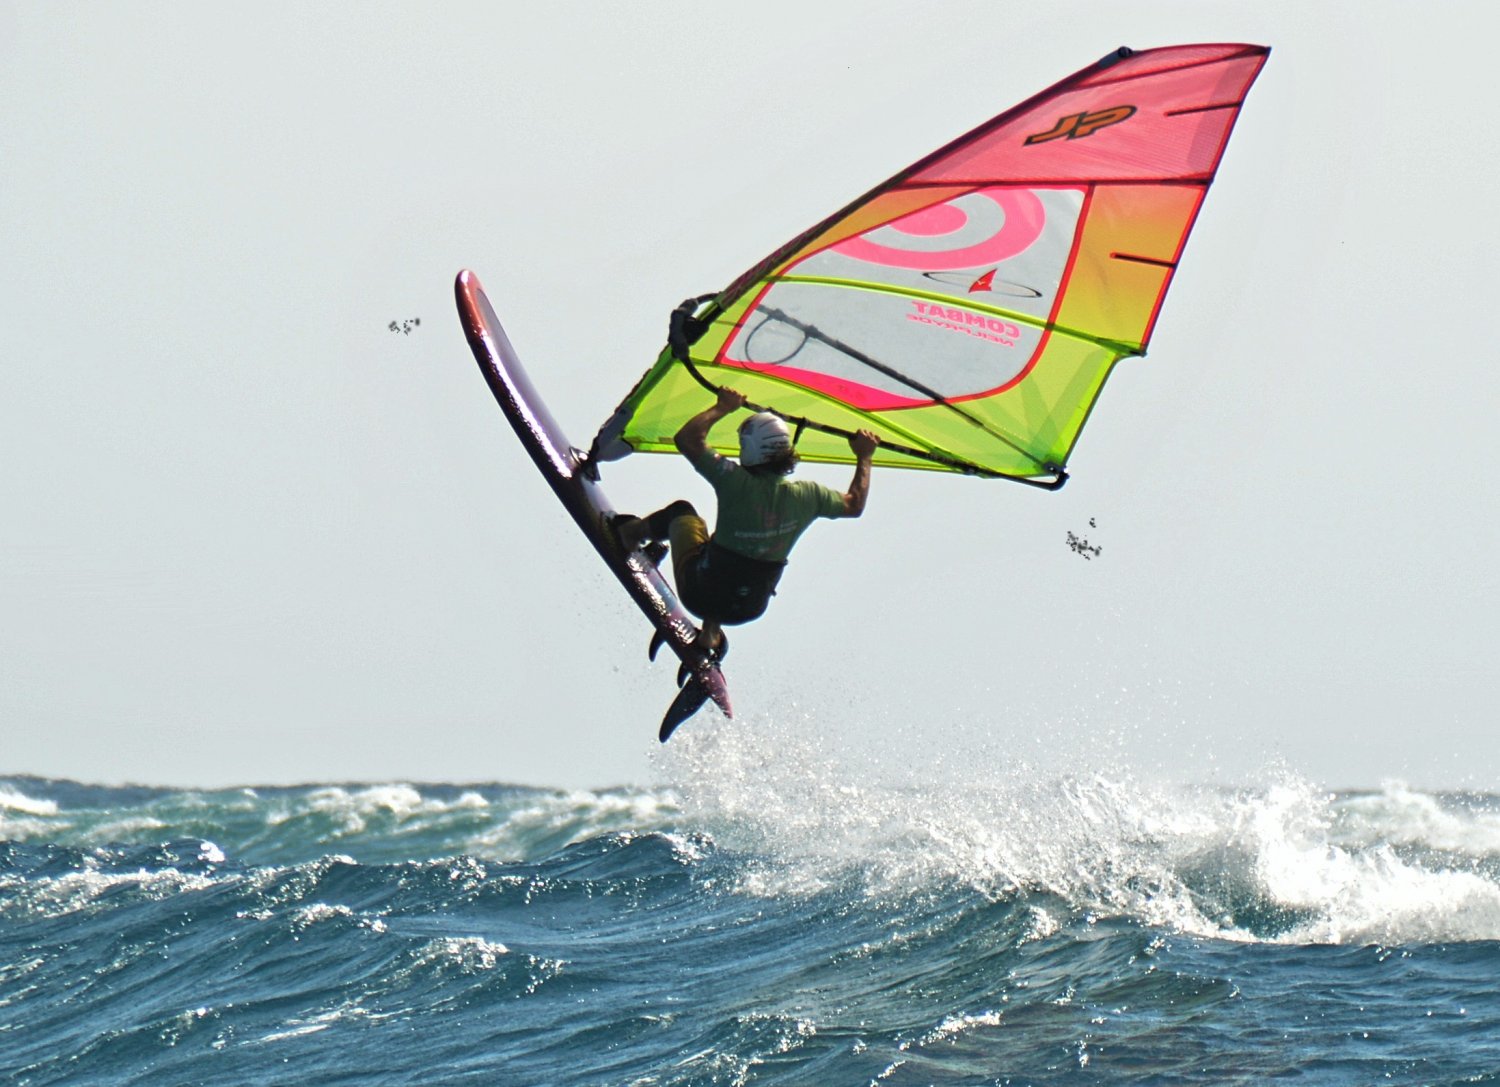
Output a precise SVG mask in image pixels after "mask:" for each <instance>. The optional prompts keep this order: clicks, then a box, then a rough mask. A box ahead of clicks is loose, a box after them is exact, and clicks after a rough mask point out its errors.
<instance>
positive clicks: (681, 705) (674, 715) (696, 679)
mask: <svg viewBox="0 0 1500 1087" xmlns="http://www.w3.org/2000/svg"><path fill="white" fill-rule="evenodd" d="M709 699H713V702H714V705H716V706H718V707H719V709H721V710H723V711H724V716H725V717H733V716H734V709H733V707H731V706H730V704H729V686H728V684H726V683H725V682H724V673H722V672H720V671H719V666H718V665H716V664H710V665H708V666H707V667H700V668H696V669H694V670H693V674H692V675H691V676H689V677H688V680H687V682H686V683H684V684H683V685H682V690H680V691H678V692H677V697H676V698H674V699H672V704H671V705H670V706H668V707H667V713H666V716H665V717H663V718H662V719H661V731H660V732H659V733H657V738H658V739H659V740H661V742H662V743H666V742H667V740H669V739H670V738H671V736H672V733H674V732H676V731H677V726H678V725H680V724H682V723H683V722H684V721H686V720H687V719H688V718H689V717H691V716H693V714H695V713H697V712H698V711H699V710H700V709H702V708H703V703H705V702H707V701H708V700H709Z"/></svg>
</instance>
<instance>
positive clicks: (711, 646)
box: [697, 621, 729, 660]
mask: <svg viewBox="0 0 1500 1087" xmlns="http://www.w3.org/2000/svg"><path fill="white" fill-rule="evenodd" d="M697 641H700V642H702V643H703V647H704V648H705V649H707V650H708V651H709V653H710V655H712V656H713V658H714V659H715V660H722V659H723V658H724V654H725V652H726V651H727V650H728V649H729V639H728V638H726V637H724V631H723V628H721V627H720V626H719V624H718V623H715V622H712V621H705V622H704V624H703V629H702V630H700V631H699V632H698V637H697Z"/></svg>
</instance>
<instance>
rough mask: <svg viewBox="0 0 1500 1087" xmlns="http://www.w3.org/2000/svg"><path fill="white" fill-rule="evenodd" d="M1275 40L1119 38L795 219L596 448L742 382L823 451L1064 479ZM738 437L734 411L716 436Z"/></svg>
mask: <svg viewBox="0 0 1500 1087" xmlns="http://www.w3.org/2000/svg"><path fill="white" fill-rule="evenodd" d="M1269 52H1270V50H1269V49H1267V48H1265V47H1263V46H1257V45H1182V46H1172V47H1168V48H1162V49H1149V50H1143V51H1140V52H1135V51H1132V50H1130V49H1120V50H1117V51H1116V52H1114V53H1111V54H1109V55H1108V56H1106V57H1105V58H1104V59H1102V60H1101V61H1099V62H1098V63H1097V64H1094V65H1092V66H1090V67H1088V68H1085V69H1084V70H1083V71H1081V72H1078V73H1076V74H1074V75H1072V76H1069V77H1068V78H1067V79H1064V80H1063V81H1061V82H1060V83H1057V84H1056V85H1054V86H1052V87H1050V88H1048V89H1047V90H1045V91H1042V92H1041V93H1040V94H1038V95H1036V96H1034V97H1033V98H1031V99H1029V100H1027V101H1026V102H1023V103H1022V104H1020V105H1018V106H1016V107H1015V108H1013V109H1010V110H1007V111H1006V112H1004V113H1002V114H1000V115H999V116H998V117H995V118H994V119H993V120H990V121H988V122H987V123H985V124H983V125H981V126H979V127H978V128H976V129H974V130H973V131H972V132H970V133H968V134H967V135H965V136H962V137H960V138H959V139H957V140H955V141H953V142H952V143H950V144H948V145H947V146H946V147H943V148H941V149H940V150H938V151H936V152H934V153H933V154H931V155H929V156H928V157H927V158H925V159H923V160H922V161H920V162H918V163H916V164H915V165H913V166H911V167H909V168H908V169H906V170H903V171H902V172H901V173H899V174H897V175H896V176H895V177H893V178H891V179H890V180H889V181H886V182H885V183H884V184H881V185H879V186H877V187H876V188H875V189H873V190H872V191H870V192H869V193H867V194H866V195H864V196H862V197H860V198H859V199H858V200H856V201H854V202H853V203H852V204H850V205H849V206H847V207H846V208H844V209H843V210H842V211H839V212H838V213H836V214H834V215H833V216H831V217H829V218H828V219H825V220H824V221H823V222H821V223H819V224H817V225H816V226H814V227H812V228H811V229H810V230H807V231H806V232H804V233H803V234H801V235H800V236H798V237H796V238H794V239H793V240H792V241H790V242H788V243H787V244H786V245H784V246H782V247H781V248H780V249H778V250H776V251H775V252H774V253H772V254H771V255H770V256H768V257H766V258H765V259H764V260H762V261H761V262H760V263H758V264H756V265H755V266H754V267H753V268H751V269H750V270H749V271H747V272H746V273H745V274H744V275H742V276H740V277H739V278H738V279H736V280H735V281H734V282H733V283H731V284H730V285H729V286H728V287H727V288H725V289H724V290H723V291H721V292H719V293H718V294H717V295H712V296H704V297H703V298H701V299H697V300H694V301H693V302H692V303H685V304H684V305H685V308H683V309H681V310H680V311H679V313H678V314H677V315H676V320H674V335H673V337H672V341H673V342H669V344H668V346H667V347H666V348H665V349H664V350H663V351H662V353H661V356H660V357H659V358H658V359H657V361H656V364H655V365H654V366H653V367H652V368H651V369H650V370H649V371H648V372H647V373H646V374H645V376H643V377H642V378H641V380H640V381H639V382H638V383H637V384H636V386H635V388H634V389H633V390H632V391H631V393H630V394H629V396H627V398H626V399H625V401H624V402H623V403H622V404H621V405H620V407H619V409H618V410H617V411H616V412H615V413H614V415H613V416H612V417H611V418H610V419H609V420H608V421H607V422H606V423H605V425H604V427H603V428H602V429H601V430H600V432H599V434H598V436H597V437H596V438H595V440H594V444H593V448H592V450H591V456H592V457H593V459H595V460H613V459H617V458H619V457H621V456H624V455H626V454H628V453H630V452H670V451H672V450H673V448H674V447H673V442H672V439H673V435H675V434H676V432H677V430H678V428H680V427H681V426H682V424H683V423H684V422H685V421H686V420H687V419H689V418H691V417H692V416H693V415H695V414H697V413H698V412H699V411H701V410H702V409H703V408H704V407H706V406H707V401H706V399H705V395H704V394H705V390H712V389H713V388H715V387H716V386H719V385H728V386H731V387H733V388H736V389H738V390H739V391H740V392H742V393H744V394H745V395H746V396H747V398H748V399H749V401H750V403H751V404H752V405H753V406H754V407H755V408H756V409H757V410H760V409H769V410H772V411H775V412H776V413H778V414H779V415H781V416H783V417H785V418H786V419H788V420H789V421H791V422H792V423H793V424H794V425H795V426H796V427H797V451H798V453H799V454H800V455H801V457H802V458H803V459H804V460H808V461H822V462H832V463H847V462H852V459H853V455H852V453H851V452H850V449H849V446H848V441H847V437H848V435H850V434H851V433H853V432H854V431H856V430H859V429H861V428H867V429H870V430H873V431H874V432H875V433H876V434H877V435H878V436H879V438H880V440H881V446H880V449H879V451H878V452H877V453H876V456H875V463H876V465H878V466H885V467H897V468H927V469H937V470H947V471H958V472H967V473H971V474H974V475H979V476H990V477H1003V478H1010V479H1015V480H1019V481H1021V482H1027V483H1032V484H1035V485H1038V486H1045V487H1056V486H1060V485H1061V483H1062V482H1063V480H1064V479H1066V471H1065V468H1066V465H1067V462H1068V457H1069V455H1070V454H1071V453H1072V450H1073V447H1074V443H1075V442H1076V441H1077V439H1078V435H1079V432H1080V431H1081V430H1082V428H1083V425H1084V423H1085V421H1086V420H1087V419H1088V416H1089V413H1090V411H1091V410H1092V409H1093V407H1094V403H1095V401H1096V400H1097V399H1098V396H1099V393H1100V391H1101V389H1102V388H1103V386H1104V382H1105V379H1106V378H1107V377H1108V376H1109V374H1110V371H1111V370H1112V369H1113V368H1114V365H1115V363H1116V362H1118V361H1119V360H1120V359H1122V358H1127V357H1130V356H1135V355H1144V354H1145V351H1146V345H1147V343H1148V342H1149V341H1150V339H1151V333H1152V330H1153V328H1154V326H1155V324H1156V319H1157V315H1158V314H1159V312H1160V310H1161V305H1162V300H1163V298H1164V297H1165V295H1166V292H1167V287H1168V285H1169V284H1170V282H1171V279H1172V275H1173V273H1174V271H1175V270H1176V268H1177V265H1178V262H1179V261H1180V259H1181V257H1182V252H1183V246H1184V244H1185V242H1186V241H1187V236H1188V233H1189V231H1190V230H1191V229H1192V225H1193V222H1194V220H1195V218H1196V217H1197V214H1198V210H1199V208H1200V207H1201V206H1202V203H1203V199H1204V196H1205V194H1206V193H1207V191H1208V187H1209V184H1210V182H1212V180H1213V178H1214V174H1215V171H1216V170H1217V169H1218V166H1219V160H1220V158H1221V156H1222V155H1223V153H1224V148H1225V145H1226V144H1227V143H1228V140H1229V135H1230V132H1231V130H1232V129H1233V127H1234V123H1235V120H1236V119H1237V118H1238V116H1239V111H1240V107H1241V104H1242V103H1243V101H1244V98H1245V95H1246V93H1247V92H1248V91H1249V89H1250V85H1251V84H1252V83H1253V82H1254V80H1255V77H1256V76H1257V75H1258V74H1259V72H1260V69H1261V66H1262V65H1263V64H1264V63H1265V60H1266V56H1267V54H1268V53H1269ZM709 444H710V445H712V446H713V447H714V448H716V449H718V450H720V451H722V452H725V453H730V454H733V453H734V452H735V451H736V441H735V433H734V422H733V421H731V420H726V421H724V422H722V423H720V424H719V425H718V426H716V427H715V428H714V430H713V431H712V432H711V433H710V435H709Z"/></svg>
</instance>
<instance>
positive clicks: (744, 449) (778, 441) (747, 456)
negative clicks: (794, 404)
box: [740, 411, 792, 468]
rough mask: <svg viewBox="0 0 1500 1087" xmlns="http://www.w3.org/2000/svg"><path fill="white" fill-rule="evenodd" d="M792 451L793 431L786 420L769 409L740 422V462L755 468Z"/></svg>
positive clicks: (746, 466)
mask: <svg viewBox="0 0 1500 1087" xmlns="http://www.w3.org/2000/svg"><path fill="white" fill-rule="evenodd" d="M791 451H792V432H791V431H790V430H788V429H787V425H786V421H785V420H783V419H782V418H781V416H779V415H773V414H771V413H770V412H769V411H762V412H757V413H756V414H755V415H752V416H750V418H748V419H746V420H745V421H744V422H743V423H741V424H740V464H741V465H742V466H743V467H745V468H754V467H755V466H756V465H758V464H765V463H766V462H767V461H770V460H775V459H776V458H777V457H779V456H782V455H783V454H785V453H790V452H791Z"/></svg>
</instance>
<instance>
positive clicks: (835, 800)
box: [662, 720, 1500, 943]
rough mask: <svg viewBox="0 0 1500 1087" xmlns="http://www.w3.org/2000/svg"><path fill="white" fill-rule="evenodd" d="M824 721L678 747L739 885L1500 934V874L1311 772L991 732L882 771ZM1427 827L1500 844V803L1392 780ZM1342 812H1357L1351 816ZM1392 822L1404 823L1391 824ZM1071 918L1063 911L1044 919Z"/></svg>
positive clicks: (1429, 933) (690, 807) (1333, 929)
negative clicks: (1384, 827) (1497, 809)
mask: <svg viewBox="0 0 1500 1087" xmlns="http://www.w3.org/2000/svg"><path fill="white" fill-rule="evenodd" d="M819 735H820V733H819V731H818V730H817V729H815V728H809V729H800V728H796V727H791V726H789V725H787V724H786V723H785V722H781V723H776V722H769V721H764V720H762V721H754V720H736V721H734V722H731V723H729V724H727V725H721V726H719V727H717V728H714V729H698V730H692V731H690V732H686V733H684V734H683V735H682V737H681V740H680V741H679V739H677V738H674V740H673V744H672V745H671V750H670V751H669V752H667V753H665V754H664V755H663V757H662V762H663V765H664V768H665V769H666V771H667V772H668V773H669V774H670V775H671V776H672V777H673V778H674V780H675V783H676V785H677V788H678V789H679V790H680V792H681V794H682V803H683V808H684V814H685V816H686V817H687V818H688V819H689V820H690V821H695V822H697V823H698V824H699V825H700V826H701V828H702V829H704V830H706V831H707V832H708V833H710V834H711V835H712V836H713V838H714V839H715V840H716V841H717V842H719V843H720V844H721V845H724V846H726V847H728V848H730V849H733V850H736V851H738V852H741V853H743V854H745V855H746V856H747V860H746V862H745V865H744V869H743V873H742V875H741V877H740V883H739V890H741V891H742V892H744V893H748V894H757V895H765V896H785V895H793V896H806V895H813V894H817V893H819V892H821V891H825V890H827V889H829V888H840V887H844V888H851V889H857V890H858V892H859V893H862V894H864V895H866V896H868V897H872V898H877V899H879V898H893V899H900V898H904V897H909V896H912V895H920V894H925V893H930V892H931V891H932V890H933V889H935V888H941V887H944V886H947V887H952V886H954V885H967V886H969V887H972V888H973V889H975V890H977V891H980V892H982V893H984V894H986V895H990V896H1004V897H1011V896H1015V895H1018V894H1025V895H1028V896H1034V895H1035V894H1037V893H1038V892H1046V893H1050V894H1053V895H1056V896H1058V897H1060V898H1062V899H1063V900H1065V901H1066V902H1067V903H1068V904H1069V906H1070V907H1071V909H1072V910H1074V911H1076V912H1077V913H1078V914H1079V915H1081V916H1083V917H1089V916H1125V917H1130V918H1132V919H1135V920H1138V921H1143V922H1145V923H1148V924H1152V925H1160V926H1164V927H1167V928H1170V929H1175V930H1179V931H1187V932H1192V933H1197V934H1201V935H1205V936H1213V937H1220V938H1228V939H1237V940H1260V939H1274V940H1280V941H1289V942H1337V943H1343V942H1367V941H1381V942H1393V943H1394V942H1410V941H1423V940H1471V939H1496V938H1500V884H1497V881H1496V880H1495V878H1494V877H1493V876H1492V875H1486V874H1484V873H1483V872H1482V871H1481V870H1479V869H1476V868H1473V867H1472V866H1466V867H1465V869H1463V870H1457V869H1450V868H1449V867H1447V866H1445V865H1444V864H1443V863H1442V862H1441V861H1438V860H1434V859H1432V858H1421V859H1417V858H1413V857H1410V856H1403V855H1399V854H1398V853H1397V852H1396V850H1395V849H1394V848H1393V847H1392V845H1391V844H1390V842H1389V841H1388V840H1386V839H1385V838H1382V837H1379V836H1374V837H1372V836H1371V835H1370V833H1369V831H1370V829H1371V826H1372V823H1371V820H1370V819H1368V818H1365V817H1361V818H1360V819H1354V820H1351V819H1350V818H1349V817H1348V813H1347V810H1346V808H1347V805H1348V799H1347V798H1346V799H1345V800H1344V801H1342V802H1341V801H1339V800H1338V798H1336V797H1334V796H1332V795H1330V794H1328V793H1326V792H1323V791H1320V790H1318V789H1316V788H1314V787H1313V786H1312V785H1311V784H1310V783H1307V782H1305V781H1302V780H1300V779H1298V778H1297V777H1296V776H1295V775H1292V774H1281V775H1280V776H1277V777H1275V778H1273V780H1272V781H1271V784H1269V785H1266V786H1263V787H1260V788H1256V789H1244V790H1240V791H1238V792H1230V791H1225V790H1212V789H1203V788H1196V787H1192V786H1184V785H1173V784H1167V783H1148V782H1143V781H1140V780H1137V779H1136V778H1134V777H1132V776H1131V775H1130V774H1128V773H1126V772H1123V771H1121V770H1119V769H1114V768H1111V769H1109V770H1090V769H1087V768H1085V767H1082V766H1080V767H1078V768H1077V769H1076V771H1075V772H1073V773H1069V774H1063V775H1056V774H1054V775H1051V776H1043V775H1042V774H1040V773H1037V772H1036V771H1034V770H1032V769H1031V768H1030V767H1028V766H1027V765H1026V764H1025V763H1023V762H1021V761H1019V760H1016V759H1014V758H1012V757H1007V756H1006V755H1005V754H1003V753H996V752H994V751H990V750H986V749H985V748H984V747H983V746H982V745H976V746H974V747H971V748H970V749H969V750H967V751H963V752H959V751H953V750H950V751H948V752H943V753H941V755H942V757H941V758H939V757H937V756H936V755H934V756H933V757H930V758H927V759H925V760H924V759H922V758H921V757H919V756H917V755H916V754H915V753H911V755H912V757H910V758H909V759H907V760H906V764H907V767H908V769H907V770H906V772H905V777H904V778H902V777H900V776H899V775H893V774H892V773H891V772H890V771H891V767H890V766H889V764H887V765H886V766H885V767H884V768H883V770H884V772H883V774H881V775H878V776H876V775H871V774H869V773H867V769H868V766H869V765H870V762H869V760H864V761H863V762H853V763H851V761H850V760H848V759H844V758H842V757H841V756H835V755H832V754H829V753H827V752H825V751H824V750H823V749H822V746H821V744H820V741H819V739H818V738H817V737H818V736H819ZM1382 796H1383V797H1384V801H1383V803H1384V805H1385V807H1384V809H1383V810H1386V811H1387V812H1389V811H1390V810H1392V809H1399V810H1401V811H1411V812H1417V813H1419V815H1420V818H1413V819H1409V820H1403V819H1402V818H1400V817H1399V816H1392V819H1393V821H1394V822H1395V824H1396V825H1398V826H1401V827H1404V828H1406V829H1407V830H1408V831H1410V835H1409V837H1410V838H1412V840H1416V841H1420V842H1422V843H1424V844H1428V845H1433V846H1444V847H1446V848H1450V849H1454V848H1462V849H1463V850H1464V851H1467V852H1483V851H1484V850H1485V846H1486V845H1487V843H1488V841H1489V839H1488V838H1487V837H1486V835H1487V834H1488V833H1489V831H1490V829H1491V821H1492V820H1493V819H1495V816H1494V815H1493V813H1488V812H1480V813H1479V814H1478V815H1475V814H1474V813H1471V812H1454V811H1453V810H1452V809H1451V808H1449V807H1445V806H1443V805H1440V804H1438V803H1437V801H1436V800H1435V799H1434V798H1431V797H1428V796H1424V795H1421V794H1414V793H1411V792H1410V791H1409V790H1406V791H1404V792H1403V791H1400V790H1396V789H1388V790H1387V792H1386V793H1384V794H1382ZM1341 813H1342V814H1341ZM1388 837H1389V836H1388ZM1056 923H1057V922H1056V921H1055V920H1054V919H1052V918H1050V917H1047V915H1046V914H1045V913H1044V914H1043V915H1042V917H1040V918H1038V920H1037V925H1036V928H1037V929H1038V930H1040V931H1049V930H1051V929H1052V927H1053V926H1055V925H1056Z"/></svg>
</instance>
